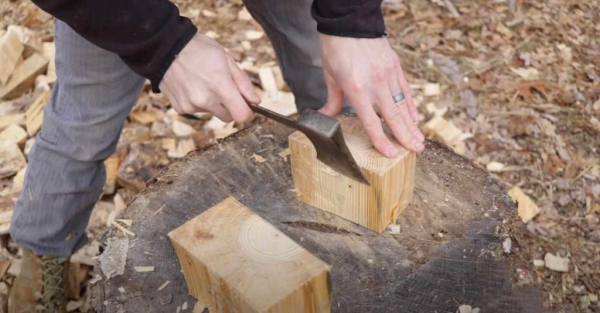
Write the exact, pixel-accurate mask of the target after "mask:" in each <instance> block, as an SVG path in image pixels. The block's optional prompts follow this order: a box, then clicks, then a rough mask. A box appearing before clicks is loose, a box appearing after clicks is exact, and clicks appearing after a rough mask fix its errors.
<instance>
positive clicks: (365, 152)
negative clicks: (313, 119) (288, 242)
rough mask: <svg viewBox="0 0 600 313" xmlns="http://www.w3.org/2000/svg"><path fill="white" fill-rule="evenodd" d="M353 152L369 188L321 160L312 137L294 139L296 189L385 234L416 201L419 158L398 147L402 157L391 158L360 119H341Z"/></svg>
mask: <svg viewBox="0 0 600 313" xmlns="http://www.w3.org/2000/svg"><path fill="white" fill-rule="evenodd" d="M339 120H340V123H341V124H342V130H343V132H344V137H345V138H346V142H347V144H348V148H349V149H350V152H351V153H352V156H353V157H354V159H355V160H356V162H357V164H358V165H359V167H360V168H361V170H362V172H363V173H364V174H365V177H366V178H367V180H368V181H369V183H370V186H368V185H365V184H362V183H359V182H357V181H355V180H352V179H350V178H347V177H345V176H343V175H340V174H339V173H337V172H335V171H334V170H332V169H330V168H329V167H328V166H326V165H324V164H323V163H321V162H320V161H318V160H317V157H316V156H317V154H316V150H315V148H314V147H313V145H312V143H311V142H310V141H309V140H308V138H307V137H306V136H305V135H304V134H302V133H300V132H295V133H293V134H292V135H291V136H290V137H289V142H290V149H291V152H292V154H291V162H292V176H293V179H294V190H295V192H296V196H297V197H298V199H300V200H301V201H303V202H305V203H307V204H309V205H311V206H314V207H316V208H319V209H321V210H324V211H327V212H331V213H333V214H336V215H339V216H341V217H343V218H346V219H348V220H350V221H353V222H355V223H357V224H359V225H362V226H364V227H367V228H369V229H372V230H374V231H376V232H379V233H381V232H382V231H383V230H384V229H385V228H386V227H387V226H388V225H389V224H391V223H394V222H395V221H396V219H397V218H398V214H400V212H401V211H402V210H403V209H404V208H406V206H407V205H408V204H409V203H410V202H411V201H412V197H413V190H414V180H415V167H416V155H415V154H414V153H411V152H409V151H408V150H405V149H403V148H402V147H400V145H399V144H398V143H396V146H397V147H398V149H399V150H400V151H401V152H400V154H399V156H398V157H396V158H394V159H389V158H386V157H384V156H383V155H381V154H380V153H379V152H377V151H376V150H375V148H373V146H372V145H371V142H370V141H369V138H368V137H367V135H366V133H365V132H364V130H363V128H362V126H361V125H360V122H359V121H358V119H356V118H351V117H347V116H342V117H340V118H339Z"/></svg>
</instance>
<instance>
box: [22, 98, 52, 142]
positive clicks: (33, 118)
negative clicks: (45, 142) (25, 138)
mask: <svg viewBox="0 0 600 313" xmlns="http://www.w3.org/2000/svg"><path fill="white" fill-rule="evenodd" d="M48 100H50V91H44V92H42V94H40V95H39V96H38V97H37V99H35V101H33V103H32V104H31V106H30V107H29V109H27V112H25V124H26V125H27V133H28V134H29V136H30V137H34V136H35V134H37V132H38V131H39V130H40V129H41V128H42V122H43V120H44V108H45V107H46V103H48Z"/></svg>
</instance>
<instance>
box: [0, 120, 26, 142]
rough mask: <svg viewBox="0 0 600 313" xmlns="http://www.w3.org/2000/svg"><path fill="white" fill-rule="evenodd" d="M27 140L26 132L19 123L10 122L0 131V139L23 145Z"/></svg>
mask: <svg viewBox="0 0 600 313" xmlns="http://www.w3.org/2000/svg"><path fill="white" fill-rule="evenodd" d="M26 140H27V132H26V131H25V130H24V129H23V128H22V127H21V126H19V125H16V124H12V125H10V126H8V127H7V128H6V129H4V130H3V131H2V132H0V141H6V142H12V143H15V144H17V145H23V144H24V143H25V141H26Z"/></svg>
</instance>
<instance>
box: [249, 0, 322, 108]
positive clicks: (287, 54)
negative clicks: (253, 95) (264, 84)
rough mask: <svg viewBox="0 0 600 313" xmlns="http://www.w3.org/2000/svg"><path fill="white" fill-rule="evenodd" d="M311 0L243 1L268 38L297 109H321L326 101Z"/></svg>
mask: <svg viewBox="0 0 600 313" xmlns="http://www.w3.org/2000/svg"><path fill="white" fill-rule="evenodd" d="M311 3H312V0H283V1H282V0H244V4H245V5H246V7H247V9H248V11H249V12H250V14H251V15H252V16H253V17H254V19H256V20H257V21H258V22H259V23H260V24H261V26H262V27H263V29H264V30H265V32H266V34H267V35H268V36H269V38H270V39H271V43H272V44H273V48H274V49H275V53H276V54H277V60H278V62H279V66H280V67H281V71H282V72H283V76H284V78H285V81H286V83H287V84H288V85H289V86H290V89H291V90H292V92H293V93H294V97H295V98H296V106H297V107H298V110H299V111H302V110H304V109H306V108H313V109H320V108H321V107H322V106H323V105H324V104H325V102H326V101H327V86H326V85H325V79H324V77H323V65H322V63H321V57H320V54H319V36H318V32H317V23H316V22H315V21H314V20H313V19H312V17H311V16H310V6H311Z"/></svg>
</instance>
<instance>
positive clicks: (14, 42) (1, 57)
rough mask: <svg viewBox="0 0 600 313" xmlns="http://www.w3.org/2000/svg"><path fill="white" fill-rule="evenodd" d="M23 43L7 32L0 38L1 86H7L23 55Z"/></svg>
mask: <svg viewBox="0 0 600 313" xmlns="http://www.w3.org/2000/svg"><path fill="white" fill-rule="evenodd" d="M23 49H25V47H24V46H23V43H21V41H20V40H19V37H17V36H16V35H15V34H14V33H13V32H6V33H5V34H4V35H2V38H0V64H2V66H0V85H6V82H8V78H9V77H10V76H11V74H12V73H13V71H14V70H15V67H16V66H17V62H18V61H19V58H20V57H21V54H22V53H23Z"/></svg>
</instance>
